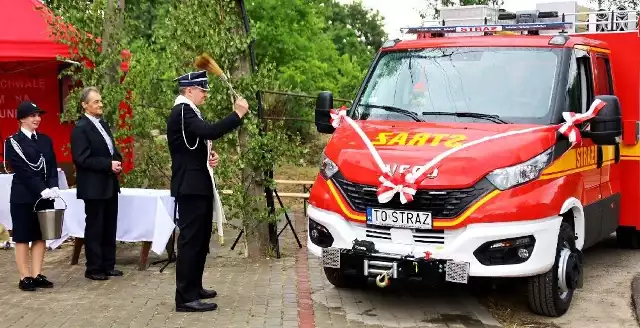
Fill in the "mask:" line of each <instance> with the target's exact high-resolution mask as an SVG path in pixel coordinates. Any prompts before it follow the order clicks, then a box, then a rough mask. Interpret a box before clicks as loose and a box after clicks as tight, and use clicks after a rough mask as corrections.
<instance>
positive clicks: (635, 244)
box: [616, 227, 640, 249]
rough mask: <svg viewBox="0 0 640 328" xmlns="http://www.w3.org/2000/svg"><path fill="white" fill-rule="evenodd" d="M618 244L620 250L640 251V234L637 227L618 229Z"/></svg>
mask: <svg viewBox="0 0 640 328" xmlns="http://www.w3.org/2000/svg"><path fill="white" fill-rule="evenodd" d="M616 242H617V244H618V247H620V248H628V249H639V248H640V232H638V231H637V230H636V228H635V227H618V229H617V230H616Z"/></svg>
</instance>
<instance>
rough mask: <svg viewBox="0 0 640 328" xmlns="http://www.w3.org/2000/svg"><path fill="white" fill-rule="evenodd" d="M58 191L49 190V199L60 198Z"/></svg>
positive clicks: (55, 189) (55, 188)
mask: <svg viewBox="0 0 640 328" xmlns="http://www.w3.org/2000/svg"><path fill="white" fill-rule="evenodd" d="M59 191H60V189H58V187H53V188H51V198H59V197H60V193H59Z"/></svg>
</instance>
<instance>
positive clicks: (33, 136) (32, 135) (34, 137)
mask: <svg viewBox="0 0 640 328" xmlns="http://www.w3.org/2000/svg"><path fill="white" fill-rule="evenodd" d="M31 140H33V141H36V135H35V133H33V134H31Z"/></svg>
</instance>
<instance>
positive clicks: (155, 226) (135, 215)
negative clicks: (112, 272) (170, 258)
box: [52, 188, 175, 255]
mask: <svg viewBox="0 0 640 328" xmlns="http://www.w3.org/2000/svg"><path fill="white" fill-rule="evenodd" d="M60 197H61V198H62V199H63V200H64V202H66V204H67V211H66V212H65V214H64V224H63V228H62V233H63V237H62V238H63V239H65V238H66V237H68V236H72V237H79V238H84V227H85V212H84V202H83V201H82V200H80V199H77V198H76V189H67V190H61V191H60ZM56 208H64V204H63V202H62V201H60V200H56ZM173 208H174V202H173V197H171V195H170V193H169V190H156V189H137V188H122V189H121V193H120V196H119V198H118V230H117V232H116V240H118V241H124V242H140V241H150V242H151V250H152V251H153V252H154V253H156V254H158V255H162V253H163V252H164V251H165V248H166V246H167V242H168V241H169V237H171V234H172V233H173V229H174V227H175V225H174V223H173ZM52 247H53V248H55V247H57V245H56V246H52Z"/></svg>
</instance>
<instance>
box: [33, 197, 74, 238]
mask: <svg viewBox="0 0 640 328" xmlns="http://www.w3.org/2000/svg"><path fill="white" fill-rule="evenodd" d="M40 199H42V198H40ZM40 199H38V200H37V201H36V203H35V204H34V205H33V211H34V212H36V214H38V222H39V223H40V232H41V233H42V239H44V240H54V239H60V238H62V222H63V221H64V212H65V211H66V210H67V202H65V201H64V199H62V197H60V199H62V202H63V203H64V209H56V208H54V209H49V210H41V211H36V206H37V205H38V202H39V201H40Z"/></svg>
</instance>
